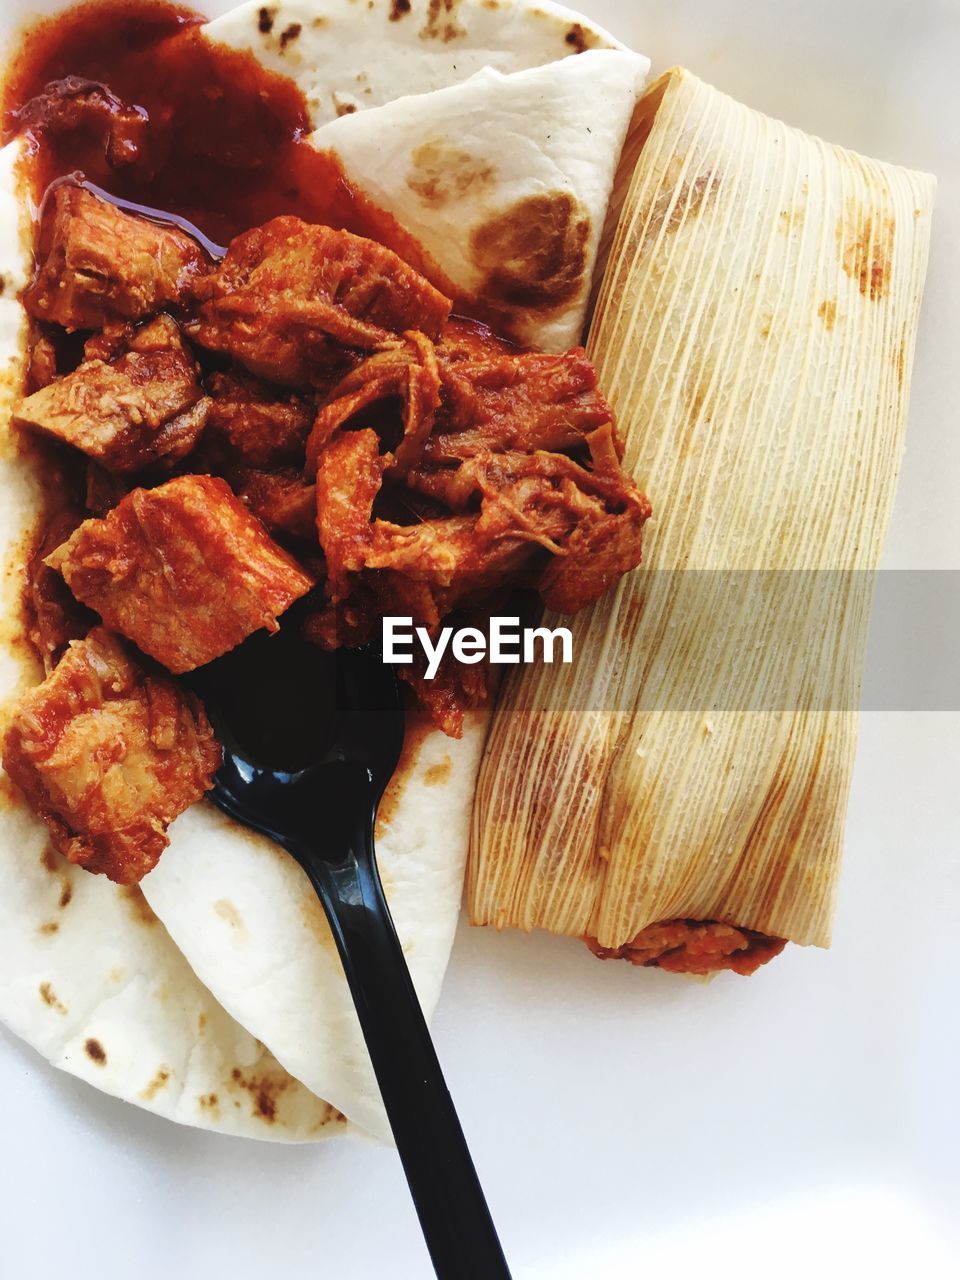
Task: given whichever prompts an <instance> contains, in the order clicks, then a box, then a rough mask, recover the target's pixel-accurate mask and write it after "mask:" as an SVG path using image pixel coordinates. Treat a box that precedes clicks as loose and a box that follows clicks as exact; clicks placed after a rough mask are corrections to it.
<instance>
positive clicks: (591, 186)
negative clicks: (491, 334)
mask: <svg viewBox="0 0 960 1280" xmlns="http://www.w3.org/2000/svg"><path fill="white" fill-rule="evenodd" d="M649 66H650V63H649V61H648V60H647V59H646V58H644V57H641V55H640V54H636V53H630V52H628V51H626V50H619V51H618V50H611V49H606V50H600V49H598V50H594V51H589V52H586V53H583V54H581V56H580V57H578V58H565V59H564V60H563V61H561V62H552V63H549V64H548V65H546V66H541V67H535V68H533V69H532V70H527V71H518V72H515V73H513V74H510V75H503V74H501V73H500V72H499V71H496V70H494V69H492V68H487V69H485V70H483V71H480V72H478V73H477V74H476V75H475V76H473V77H472V78H471V79H470V80H467V81H465V82H464V83H462V84H457V85H451V86H450V87H448V88H445V89H439V90H437V92H435V93H430V94H423V95H419V96H416V97H405V98H399V99H397V100H396V101H395V102H392V103H389V104H387V105H385V106H383V107H379V108H378V109H377V110H375V111H365V112H363V113H362V114H360V113H358V114H356V115H347V116H342V117H341V118H340V119H339V120H334V121H332V122H331V123H330V124H327V125H324V126H323V127H322V128H321V129H318V130H317V131H316V133H314V134H313V135H312V137H311V139H310V140H311V142H312V143H313V145H314V146H315V147H318V148H319V149H321V150H329V151H332V152H333V153H334V154H335V155H336V156H337V158H338V159H339V161H340V163H341V165H342V166H343V168H344V170H345V171H346V172H347V173H348V174H349V176H350V181H351V182H352V183H353V184H354V185H355V186H358V187H359V188H360V189H361V190H362V191H363V192H364V194H366V195H367V196H368V197H369V198H370V199H371V200H372V201H373V202H374V204H376V205H378V206H380V207H381V208H385V209H389V210H390V212H391V213H393V215H394V216H395V217H396V218H397V220H398V221H399V222H400V223H401V225H402V226H403V227H404V228H405V229H406V230H407V231H409V232H410V233H411V234H412V235H413V236H414V237H415V238H416V239H417V240H418V241H419V242H420V243H421V244H422V245H423V246H424V248H425V250H426V251H427V253H428V254H429V255H430V257H431V258H432V259H433V261H434V262H435V263H436V265H437V267H438V269H439V279H440V281H442V282H443V284H444V285H445V286H446V287H447V289H448V290H449V291H450V292H451V293H452V295H453V296H454V298H455V299H456V300H457V301H456V304H455V305H456V306H457V309H458V310H466V311H468V312H472V313H474V314H479V315H480V316H481V318H483V319H485V320H487V321H488V322H489V323H492V324H493V326H494V328H496V329H497V331H498V332H500V333H502V334H505V335H506V336H509V337H511V338H512V339H513V340H514V341H516V342H518V343H521V344H531V345H536V346H539V347H542V348H544V349H545V350H547V351H565V350H567V348H569V347H571V346H573V345H575V344H576V343H577V342H579V341H580V338H581V335H582V332H583V327H584V316H585V314H586V309H587V301H588V299H589V295H590V285H591V282H592V280H593V272H594V267H595V266H596V258H597V248H598V246H599V243H600V238H601V233H602V230H603V224H604V216H605V214H606V210H607V204H608V201H609V199H610V192H611V188H612V186H613V180H614V174H615V170H616V166H617V160H618V158H619V156H620V151H621V148H622V146H623V140H624V137H625V135H626V131H627V126H628V124H629V123H630V118H631V115H632V112H633V108H634V104H635V102H636V100H637V98H638V96H639V94H640V92H641V90H642V88H643V84H644V80H645V78H646V74H647V71H648V70H649Z"/></svg>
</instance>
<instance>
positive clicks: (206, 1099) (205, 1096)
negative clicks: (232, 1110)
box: [197, 1093, 220, 1114]
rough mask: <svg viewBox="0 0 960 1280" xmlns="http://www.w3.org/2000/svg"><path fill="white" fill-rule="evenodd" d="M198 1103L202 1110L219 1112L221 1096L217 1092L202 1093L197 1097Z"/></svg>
mask: <svg viewBox="0 0 960 1280" xmlns="http://www.w3.org/2000/svg"><path fill="white" fill-rule="evenodd" d="M197 1105H198V1106H199V1107H200V1110H201V1111H211V1112H215V1113H217V1114H219V1112H220V1098H219V1096H218V1095H217V1094H215V1093H201V1094H200V1096H199V1097H198V1098H197Z"/></svg>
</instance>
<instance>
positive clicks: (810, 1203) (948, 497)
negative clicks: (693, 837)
mask: <svg viewBox="0 0 960 1280" xmlns="http://www.w3.org/2000/svg"><path fill="white" fill-rule="evenodd" d="M217 7H218V8H221V7H223V8H225V7H227V6H226V5H218V6H217ZM582 8H583V9H585V10H586V11H587V12H589V14H590V15H591V16H593V17H596V18H597V19H599V20H600V21H601V22H604V23H605V24H606V25H607V26H609V27H610V28H611V29H612V30H613V31H614V32H615V33H616V34H618V35H619V36H621V37H622V38H623V39H625V40H626V41H627V42H629V43H631V44H632V45H633V46H634V47H636V48H638V49H640V50H642V51H643V52H645V53H647V54H648V55H649V56H650V57H651V58H652V60H653V64H654V65H653V71H654V74H657V73H659V72H660V71H662V70H664V69H665V68H666V67H668V66H670V65H672V64H673V63H676V62H681V63H683V64H685V65H687V66H689V67H690V68H691V69H693V70H694V71H696V72H697V73H698V74H700V75H701V76H702V77H704V78H706V79H708V80H710V81H712V82H713V83H715V84H716V85H718V86H719V87H721V88H723V89H725V90H728V91H729V92H731V93H733V94H734V95H735V96H737V97H739V98H741V99H742V100H744V101H746V102H748V103H750V104H751V105H753V106H755V107H758V108H761V109H763V110H766V111H769V112H771V113H775V114H777V115H780V116H781V117H783V118H785V119H786V120H788V121H789V122H790V123H793V124H797V125H800V126H802V127H804V128H806V129H808V130H812V131H814V132H817V133H820V134H822V135H823V136H825V137H828V138H830V139H831V140H834V141H838V142H842V143H845V144H848V145H850V146H853V147H856V148H858V149H860V150H863V151H865V152H867V153H868V154H872V155H877V156H880V157H883V158H885V159H889V160H894V161H899V162H902V163H906V164H910V165H913V166H916V167H920V168H925V169H930V170H933V171H934V172H935V173H937V174H938V176H939V178H940V184H941V185H940V194H939V200H938V208H937V215H936V218H935V225H934V250H933V258H932V263H931V274H930V283H929V288H928V294H927V300H926V305H925V312H924V318H923V325H922V330H921V335H920V349H919V355H918V361H917V372H916V382H915V389H914V396H913V404H912V413H911V426H910V433H909V442H908V452H907V456H906V460H905V465H904V469H903V473H902V478H901V484H900V491H899V497H898V504H897V509H896V514H895V518H894V521H893V525H892V527H891V530H890V537H889V542H888V548H887V556H886V561H885V563H886V565H887V566H888V567H896V568H918V567H923V568H953V569H960V428H958V411H957V407H956V400H957V397H956V392H955V386H956V383H957V380H958V378H960V350H958V337H960V324H958V319H960V301H958V299H960V271H958V265H960V218H958V214H960V158H958V151H957V148H958V138H960V118H958V110H957V96H958V90H957V68H958V65H960V3H957V0H914V2H913V3H908V2H906V0H903V2H899V0H751V2H749V3H748V2H747V0H592V2H588V0H584V3H583V5H582ZM914 625H915V626H916V627H917V628H922V627H923V625H924V621H923V618H916V619H915V620H914ZM958 791H960V716H957V715H949V714H940V715H936V714H925V715H919V714H905V713H901V714H880V713H869V714H867V715H865V716H864V718H863V725H862V734H861V749H860V754H859V759H858V763H857V771H856V778H855V785H854V792H853V799H852V804H851V811H850V822H849V834H848V844H847V854H846V862H845V868H844V874H843V885H842V896H841V902H840V911H839V917H838V920H837V927H836V942H835V945H834V947H833V949H832V950H831V951H830V952H816V951H804V950H800V949H797V948H788V950H787V952H786V953H785V955H784V956H782V957H781V958H780V959H779V960H777V961H776V962H775V963H774V964H773V965H771V966H770V967H769V968H767V969H765V970H762V971H761V972H760V973H759V974H757V976H756V977H754V978H753V979H751V980H750V981H744V980H742V979H738V978H736V977H733V976H732V975H726V976H724V977H721V978H720V979H718V980H717V981H715V982H714V983H712V984H711V985H709V986H700V985H697V984H692V983H686V982H683V981H681V980H676V979H670V978H669V977H665V976H664V975H660V974H658V973H655V972H651V971H644V970H634V969H632V968H630V967H628V966H626V965H617V964H612V963H610V964H605V965H601V964H600V963H598V962H597V961H596V960H594V959H593V958H592V957H591V956H590V955H589V954H588V952H587V951H586V949H585V948H584V947H582V946H581V945H579V944H578V943H576V942H573V941H567V940H560V939H553V938H547V937H525V936H518V935H501V936H496V935H494V934H492V933H486V932H481V931H476V930H469V929H467V928H466V927H465V926H464V927H462V928H461V932H460V936H459V938H458V941H457V945H456V948H455V950H454V954H453V960H452V963H451V968H450V975H449V978H448V982H447V986H446V989H445V993H444V996H443V1000H442V1002H441V1006H440V1011H439V1014H438V1017H437V1020H436V1039H437V1044H438V1048H439V1052H440V1055H441V1058H442V1060H443V1062H444V1064H445V1066H446V1069H447V1073H448V1078H449V1082H450V1085H451V1088H452V1090H453V1092H454V1095H455V1097H456V1098H457V1100H458V1103H459V1107H460V1111H461V1116H462V1119H463V1122H464V1127H465V1129H466V1131H467V1134H468V1136H469V1138H470V1139H471V1142H472V1146H473V1150H474V1152H475V1156H476V1161H477V1164H478V1167H479V1169H480V1172H481V1175H482V1177H483V1180H484V1182H485V1185H486V1187H487V1189H488V1195H489V1199H490V1202H491V1205H492V1208H493V1210H494V1213H495V1216H496V1218H497V1220H498V1223H499V1225H500V1229H501V1235H502V1238H503V1241H504V1244H505V1247H506V1250H507V1253H508V1255H509V1257H510V1259H511V1262H512V1265H513V1268H514V1274H515V1276H516V1277H517V1280H519V1278H520V1277H524V1278H529V1280H533V1278H534V1277H536V1278H538V1280H539V1278H544V1280H546V1278H547V1277H549V1280H593V1278H594V1277H597V1278H598V1280H599V1278H600V1277H604V1278H606V1277H611V1278H612V1277H618V1278H625V1280H633V1277H640V1276H644V1277H647V1276H654V1275H658V1274H659V1275H662V1276H669V1277H670V1280H687V1278H688V1277H691V1278H692V1277H694V1276H697V1277H699V1276H700V1274H701V1272H702V1270H703V1268H704V1267H708V1268H709V1275H710V1277H711V1280H720V1278H722V1277H726V1276H731V1277H733V1276H737V1277H742V1276H745V1275H748V1274H749V1273H750V1272H751V1271H756V1270H759V1269H763V1270H764V1271H769V1272H771V1273H772V1274H775V1275H777V1276H778V1278H780V1277H787V1278H789V1277H793V1276H800V1275H803V1276H804V1277H816V1278H817V1280H833V1277H841V1276H842V1277H849V1276H855V1277H859V1276H867V1275H869V1276H872V1277H885V1276H894V1275H899V1276H903V1277H909V1278H910V1280H912V1277H915V1276H920V1275H922V1274H924V1273H925V1272H927V1273H929V1274H933V1275H947V1274H956V1273H957V1271H958V1267H960V1241H958V1238H957V1236H956V1235H951V1232H952V1230H954V1229H955V1228H956V1225H957V1224H956V1222H955V1221H954V1222H953V1223H951V1218H953V1217H955V1216H956V1209H957V1205H958V1203H960V1112H958V1094H960V1083H958V1066H957V1060H958V1057H960V1030H958V1021H960V1020H958V1014H957V971H958V967H960V944H958V935H960V920H958V916H960V803H958ZM0 892H2V886H0ZM0 980H2V975H0ZM0 1098H2V1107H3V1110H2V1132H3V1139H2V1145H0V1151H2V1162H0V1221H2V1226H0V1272H2V1274H4V1275H6V1276H10V1277H14V1276H16V1277H18V1278H19V1277H29V1278H31V1280H32V1278H33V1277H43V1278H44V1280H45V1278H46V1277H48V1276H49V1277H53V1276H59V1275H62V1276H69V1277H71V1278H72V1280H73V1278H76V1280H87V1277H90V1280H93V1278H94V1277H96V1280H119V1278H120V1277H124V1278H125V1280H126V1278H127V1277H143V1278H144V1280H161V1277H162V1278H163V1280H169V1278H170V1277H176V1278H177V1280H193V1278H194V1277H201V1276H204V1277H206V1276H212V1277H221V1276H229V1277H230V1280H247V1277H255V1276H256V1277H261V1276H263V1275H268V1276H283V1277H298V1278H299V1277H307V1276H309V1277H313V1276H317V1277H329V1278H331V1280H347V1278H351V1280H352V1278H353V1277H358V1278H360V1280H365V1278H366V1277H378V1278H379V1277H384V1278H386V1277H390V1278H391V1280H419V1278H421V1277H423V1278H426V1277H429V1275H430V1274H431V1272H430V1269H429V1264H428V1261H427V1258H426V1253H425V1251H424V1248H423V1245H422V1243H421V1242H420V1238H419V1234H418V1229H417V1225H416V1220H415V1218H414V1214H413V1211H412V1209H411V1207H410V1204H409V1202H408V1199H407V1196H406V1191H405V1185H404V1182H403V1178H402V1175H401V1173H400V1169H399V1165H398V1163H397V1160H396V1156H395V1154H394V1153H393V1152H391V1151H389V1150H386V1149H381V1148H378V1147H375V1146H373V1145H367V1144H364V1143H362V1142H357V1141H354V1142H348V1141H343V1140H340V1141H337V1142H334V1143H327V1144H325V1145H322V1146H319V1147H312V1148H282V1147H272V1146H269V1145H264V1144H255V1143H252V1142H246V1143H245V1142H242V1141H239V1140H235V1139H228V1138H221V1137H215V1136H212V1135H208V1134H203V1133H199V1132H196V1131H192V1130H185V1129H181V1128H178V1127H176V1126H174V1125H172V1124H168V1123H165V1122H163V1121H160V1120H157V1119H155V1118H154V1117H152V1116H149V1115H147V1114H145V1113H143V1112H141V1111H139V1110H137V1109H135V1108H133V1107H130V1106H125V1105H123V1104H121V1103H118V1102H115V1101H114V1100H112V1099H110V1098H106V1097H104V1096H102V1095H100V1094H98V1093H95V1092H94V1091H93V1090H92V1089H90V1088H88V1087H87V1086H85V1085H83V1084H80V1083H78V1082H76V1081H74V1080H72V1079H70V1078H69V1077H67V1076H64V1075H60V1074H57V1073H55V1072H53V1071H52V1070H50V1069H49V1068H48V1067H47V1066H46V1065H45V1064H44V1063H43V1062H42V1061H41V1060H40V1059H39V1058H38V1057H37V1056H36V1055H35V1054H34V1053H33V1052H32V1051H31V1050H29V1049H27V1048H26V1047H25V1046H23V1045H22V1044H20V1043H19V1042H17V1041H16V1040H14V1039H13V1038H12V1037H11V1036H9V1035H7V1034H6V1033H0Z"/></svg>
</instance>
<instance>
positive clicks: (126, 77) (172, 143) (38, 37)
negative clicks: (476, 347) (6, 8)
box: [3, 0, 444, 288]
mask: <svg viewBox="0 0 960 1280" xmlns="http://www.w3.org/2000/svg"><path fill="white" fill-rule="evenodd" d="M204 21H205V19H204V18H203V17H202V16H201V15H200V14H197V13H194V12H193V11H191V10H189V9H185V8H181V7H179V6H174V5H171V4H166V3H163V2H162V0H93V2H91V3H86V4H81V5H79V6H77V7H75V8H73V9H68V10H66V11H65V12H62V13H59V14H57V15H55V16H54V17H52V18H48V19H46V20H44V21H42V22H39V23H38V24H37V25H35V26H33V27H32V28H30V29H29V30H28V31H27V32H26V33H25V34H24V36H23V37H22V42H21V45H20V48H19V50H18V52H17V54H16V55H15V57H14V58H13V60H12V62H11V65H10V68H9V70H8V74H7V83H6V88H5V92H4V98H3V140H4V141H5V142H7V141H9V140H10V139H11V138H12V137H14V136H16V135H17V134H18V133H20V132H23V131H24V123H23V121H21V120H20V119H19V118H18V112H19V111H20V110H22V108H23V107H24V106H25V105H26V104H27V103H29V102H30V100H31V99H33V98H35V97H37V96H38V95H40V94H42V93H43V91H44V88H45V87H46V86H47V85H48V84H49V83H50V82H51V81H56V80H62V79H64V78H65V77H68V76H78V77H82V78H84V79H87V80H91V81H95V82H97V83H99V84H102V85H105V86H106V87H107V88H108V89H109V90H110V91H111V92H112V93H113V94H114V95H115V96H116V98H118V99H120V100H121V102H122V103H123V104H124V105H125V106H126V107H135V108H137V109H138V110H139V111H140V112H142V113H143V112H145V113H146V115H147V117H148V118H149V124H148V125H147V127H146V129H145V134H146V141H145V145H144V147H143V154H142V155H138V157H137V158H135V159H134V160H133V161H132V162H130V163H124V164H119V165H113V164H111V163H110V162H109V160H108V158H107V155H106V148H105V145H104V129H103V122H102V120H101V121H100V122H99V124H98V122H97V121H96V120H92V121H90V122H88V123H87V124H86V125H83V126H81V127H79V128H72V129H70V130H69V131H66V132H65V133H63V134H60V135H58V134H57V133H56V132H54V131H53V130H47V129H43V128H39V127H36V126H30V125H27V126H26V129H25V131H26V132H27V134H28V135H29V137H30V139H31V142H32V147H33V150H34V153H35V161H36V164H35V167H34V170H33V174H32V182H33V186H34V190H33V192H32V194H33V197H34V199H35V200H37V201H38V202H39V199H40V196H41V195H42V193H43V191H44V190H45V189H46V188H47V186H49V184H50V183H51V182H53V181H54V180H56V179H57V178H60V177H63V176H64V175H67V174H72V173H76V172H78V171H80V172H82V174H83V176H84V177H85V178H86V179H87V180H88V181H90V182H92V183H95V184H96V185H97V186H99V187H102V188H103V189H104V190H105V191H107V192H109V193H110V194H111V195H113V196H118V197H120V198H122V199H125V200H129V201H133V202H135V203H137V204H141V205H147V206H150V207H152V208H154V209H161V210H165V211H167V212H169V213H172V214H176V215H178V216H179V217H181V218H186V219H188V220H189V221H190V222H192V223H194V224H195V225H196V226H197V227H198V228H199V229H200V230H201V231H202V232H203V233H204V235H206V236H208V237H209V238H210V239H211V240H212V241H214V242H215V243H218V244H226V243H227V242H228V241H229V240H230V239H232V237H233V236H235V235H237V234H238V233H239V232H241V231H245V230H246V229H247V228H249V227H252V226H258V225H259V224H260V223H263V222H266V221H267V220H268V219H269V218H273V217H275V216H276V215H278V214H282V213H288V214H295V215H297V216H298V217H300V218H303V219H304V220H305V221H307V222H323V223H327V224H328V225H329V226H333V227H342V228H345V229H346V230H348V231H353V232H356V233H357V234H358V235H366V236H369V237H370V238H371V239H375V240H378V241H380V243H381V244H385V245H388V246H389V247H390V248H392V249H394V250H395V251H396V252H397V253H399V254H400V255H401V256H402V257H404V258H405V259H406V260H407V261H408V262H410V264H411V265H412V266H414V267H416V268H418V269H419V270H421V271H423V272H424V274H426V275H429V276H430V277H431V278H432V279H433V280H434V282H435V283H437V284H438V285H439V287H441V288H443V287H444V282H443V280H442V278H438V276H439V272H438V270H437V269H436V268H435V267H434V266H433V264H432V263H431V262H430V260H429V258H428V256H427V255H426V254H425V253H424V252H423V251H422V250H421V248H420V246H419V244H418V243H417V241H416V240H414V239H413V238H412V237H411V236H409V235H408V234H407V233H406V232H405V231H404V230H403V229H402V228H401V227H400V226H399V225H398V224H397V222H396V221H395V220H394V219H393V218H392V217H391V216H390V215H389V214H388V213H386V212H384V211H383V210H381V209H378V208H377V207H376V206H374V205H373V204H372V203H371V202H370V201H369V200H367V199H366V198H365V197H364V196H363V195H362V194H361V193H360V192H358V191H356V190H355V189H354V188H353V187H352V186H351V185H350V183H349V182H348V181H347V180H346V178H345V176H344V174H343V171H342V170H341V168H340V166H339V164H338V163H337V161H336V160H335V158H333V157H332V156H330V155H329V154H324V153H322V152H318V151H316V150H315V149H314V148H313V147H311V146H310V145H309V144H308V143H307V142H306V141H305V138H306V135H307V134H308V133H309V132H310V128H311V126H310V120H309V115H308V112H307V106H306V102H305V101H304V98H303V95H302V94H301V93H300V90H299V89H298V88H297V86H296V85H295V84H294V82H293V81H292V80H290V79H288V78H287V77H285V76H280V75H276V74H274V73H273V72H270V71H267V70H265V69H264V68H263V67H262V66H261V65H260V64H259V63H258V62H257V60H256V59H255V58H254V57H253V55H252V54H250V53H239V52H236V51H234V50H231V49H228V48H226V47H224V46H221V45H216V44H214V43H213V42H211V41H208V40H206V39H204V37H203V36H202V35H201V33H200V26H201V24H202V23H203V22H204Z"/></svg>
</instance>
